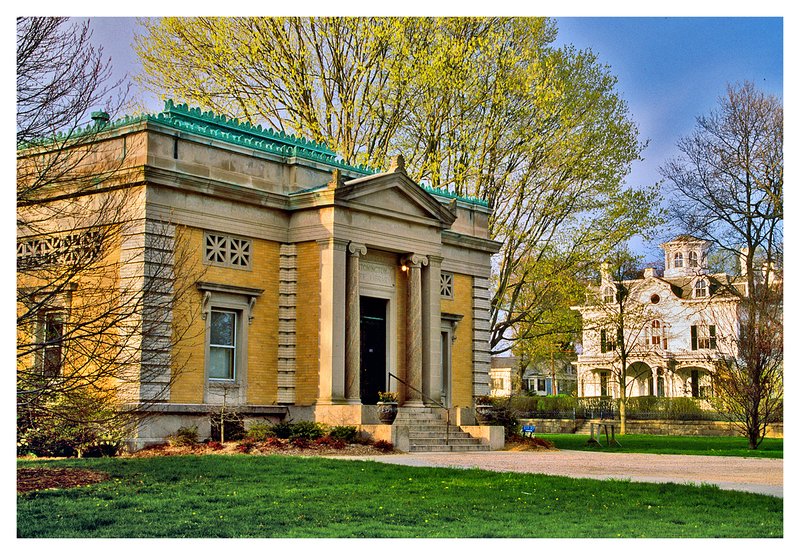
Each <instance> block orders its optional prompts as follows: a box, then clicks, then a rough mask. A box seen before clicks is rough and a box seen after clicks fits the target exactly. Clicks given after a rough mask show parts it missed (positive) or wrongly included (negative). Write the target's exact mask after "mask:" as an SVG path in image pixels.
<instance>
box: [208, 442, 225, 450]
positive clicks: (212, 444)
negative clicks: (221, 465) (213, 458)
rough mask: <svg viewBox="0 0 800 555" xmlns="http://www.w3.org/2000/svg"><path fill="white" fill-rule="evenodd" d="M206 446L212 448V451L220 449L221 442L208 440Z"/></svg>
mask: <svg viewBox="0 0 800 555" xmlns="http://www.w3.org/2000/svg"><path fill="white" fill-rule="evenodd" d="M206 446H207V447H208V448H209V449H213V450H214V451H219V450H220V449H222V444H221V443H220V442H219V441H213V440H212V441H209V442H208V443H206Z"/></svg>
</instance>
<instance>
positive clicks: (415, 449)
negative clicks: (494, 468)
mask: <svg viewBox="0 0 800 555" xmlns="http://www.w3.org/2000/svg"><path fill="white" fill-rule="evenodd" d="M408 450H409V452H410V453H423V452H425V453H441V452H461V451H488V450H489V446H488V445H483V444H479V445H443V444H440V445H413V444H412V445H410V446H409V448H408Z"/></svg>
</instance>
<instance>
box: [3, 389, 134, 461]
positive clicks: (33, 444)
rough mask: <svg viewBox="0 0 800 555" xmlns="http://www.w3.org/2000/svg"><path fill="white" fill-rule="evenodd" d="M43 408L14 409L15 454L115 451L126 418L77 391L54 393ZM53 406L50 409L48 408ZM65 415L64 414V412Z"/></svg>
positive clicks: (100, 453)
mask: <svg viewBox="0 0 800 555" xmlns="http://www.w3.org/2000/svg"><path fill="white" fill-rule="evenodd" d="M45 408H46V409H48V410H45V411H43V412H41V413H40V412H36V411H27V410H25V411H18V412H17V454H18V455H20V456H22V455H33V456H37V457H75V456H78V457H103V456H113V455H116V454H118V452H119V450H120V448H121V446H122V445H123V438H125V437H127V436H128V435H129V434H128V433H127V427H128V424H129V421H128V419H127V418H126V417H125V415H123V414H117V413H115V412H114V411H113V410H111V409H106V408H104V407H102V406H100V407H99V408H98V406H97V403H95V402H92V400H91V398H90V396H88V395H86V394H83V393H79V394H76V395H75V396H74V398H73V397H70V398H64V397H62V396H57V397H55V398H54V399H52V400H50V401H48V402H46V403H45ZM50 409H52V411H51V410H50ZM65 415H66V416H65Z"/></svg>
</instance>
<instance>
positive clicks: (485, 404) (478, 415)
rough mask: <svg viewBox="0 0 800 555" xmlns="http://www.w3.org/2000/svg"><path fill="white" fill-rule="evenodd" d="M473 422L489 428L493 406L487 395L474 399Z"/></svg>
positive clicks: (492, 418) (492, 415)
mask: <svg viewBox="0 0 800 555" xmlns="http://www.w3.org/2000/svg"><path fill="white" fill-rule="evenodd" d="M475 420H477V421H478V424H480V425H481V426H489V425H490V424H491V423H492V421H493V420H494V405H493V404H492V399H491V397H489V396H488V395H478V396H476V397H475Z"/></svg>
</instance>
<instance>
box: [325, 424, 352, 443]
mask: <svg viewBox="0 0 800 555" xmlns="http://www.w3.org/2000/svg"><path fill="white" fill-rule="evenodd" d="M328 435H330V437H332V438H333V439H341V440H342V441H344V442H345V443H355V442H356V441H357V439H358V428H356V427H355V426H334V427H333V428H331V431H330V432H329V434H328Z"/></svg>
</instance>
